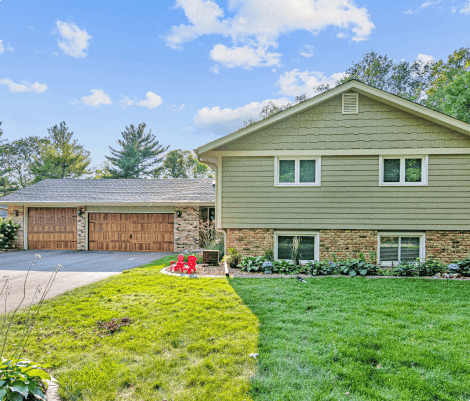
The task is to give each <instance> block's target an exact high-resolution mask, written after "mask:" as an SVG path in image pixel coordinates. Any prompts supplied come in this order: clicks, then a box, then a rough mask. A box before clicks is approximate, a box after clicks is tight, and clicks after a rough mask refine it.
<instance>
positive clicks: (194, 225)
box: [2, 178, 215, 252]
mask: <svg viewBox="0 0 470 401" xmlns="http://www.w3.org/2000/svg"><path fill="white" fill-rule="evenodd" d="M2 204H5V205H7V206H8V213H9V216H11V217H12V218H13V219H14V221H16V222H18V223H19V224H20V229H19V230H18V239H17V240H16V241H15V246H16V247H17V248H20V249H21V248H25V249H35V250H36V249H37V250H78V251H86V250H90V251H136V252H181V251H184V250H191V249H197V248H199V226H200V225H199V223H200V220H203V221H206V220H213V218H214V217H215V213H214V206H215V186H214V183H213V179H211V178H186V179H161V180H156V179H127V180H112V179H102V180H86V179H84V180H81V179H79V180H72V179H70V180H68V179H67V180H43V181H41V182H38V183H37V184H34V185H31V186H30V187H27V188H24V189H21V190H18V191H16V192H14V193H12V194H10V195H8V196H5V197H3V198H2Z"/></svg>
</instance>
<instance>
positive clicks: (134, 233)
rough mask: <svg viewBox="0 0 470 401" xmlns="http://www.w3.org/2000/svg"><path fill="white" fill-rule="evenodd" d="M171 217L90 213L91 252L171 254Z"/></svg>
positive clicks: (172, 228) (147, 214)
mask: <svg viewBox="0 0 470 401" xmlns="http://www.w3.org/2000/svg"><path fill="white" fill-rule="evenodd" d="M174 225H175V222H174V214H172V213H171V214H170V213H89V214H88V250H90V251H141V252H142V251H144V252H173V251H174V241H175V235H174V230H175V229H174Z"/></svg>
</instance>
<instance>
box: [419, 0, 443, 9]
mask: <svg viewBox="0 0 470 401" xmlns="http://www.w3.org/2000/svg"><path fill="white" fill-rule="evenodd" d="M441 1H442V0H437V1H425V2H424V3H423V4H421V8H426V7H429V6H433V5H434V4H439V3H440V2H441Z"/></svg>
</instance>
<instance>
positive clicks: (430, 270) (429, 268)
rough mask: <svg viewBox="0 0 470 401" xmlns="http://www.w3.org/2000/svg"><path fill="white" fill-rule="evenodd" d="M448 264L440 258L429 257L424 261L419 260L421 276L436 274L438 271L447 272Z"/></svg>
mask: <svg viewBox="0 0 470 401" xmlns="http://www.w3.org/2000/svg"><path fill="white" fill-rule="evenodd" d="M446 270H447V269H446V266H445V264H444V263H443V262H441V261H440V260H439V259H435V258H429V259H426V260H425V261H423V262H418V275H419V276H434V275H435V274H437V273H443V272H445V271H446Z"/></svg>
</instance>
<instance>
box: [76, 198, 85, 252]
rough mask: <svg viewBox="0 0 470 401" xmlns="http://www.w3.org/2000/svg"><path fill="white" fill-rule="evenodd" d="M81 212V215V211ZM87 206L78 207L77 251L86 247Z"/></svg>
mask: <svg viewBox="0 0 470 401" xmlns="http://www.w3.org/2000/svg"><path fill="white" fill-rule="evenodd" d="M80 212H81V216H80V215H79V213H80ZM85 212H86V207H85V206H81V207H78V208H77V251H84V250H85V249H86V237H85V236H86V213H85Z"/></svg>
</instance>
